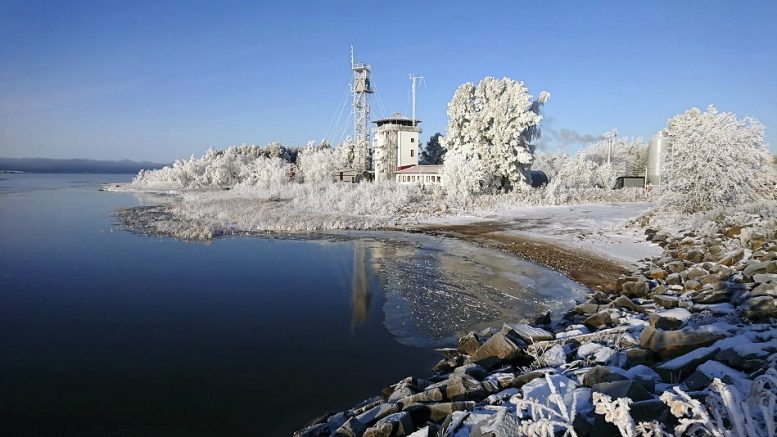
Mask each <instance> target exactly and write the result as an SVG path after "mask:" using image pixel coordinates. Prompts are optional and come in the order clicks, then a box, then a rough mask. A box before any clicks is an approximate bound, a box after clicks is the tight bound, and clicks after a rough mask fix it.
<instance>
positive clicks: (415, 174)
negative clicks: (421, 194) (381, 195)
mask: <svg viewBox="0 0 777 437" xmlns="http://www.w3.org/2000/svg"><path fill="white" fill-rule="evenodd" d="M440 171H442V165H413V166H410V167H408V168H405V169H402V170H399V171H398V172H397V173H396V174H395V175H394V177H395V180H396V181H397V182H398V183H400V184H418V185H432V184H439V183H440V181H441V180H442V177H441V176H440Z"/></svg>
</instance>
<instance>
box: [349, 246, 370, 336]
mask: <svg viewBox="0 0 777 437" xmlns="http://www.w3.org/2000/svg"><path fill="white" fill-rule="evenodd" d="M370 267H371V266H370V263H369V253H368V250H367V247H366V246H365V243H364V241H362V240H356V241H354V242H353V270H352V271H353V277H352V280H351V335H353V333H354V332H355V331H356V328H358V327H359V326H360V325H363V324H365V323H366V322H367V320H368V318H369V315H370V303H371V302H372V293H371V290H370V286H371V281H370V276H371V275H370V274H369V273H370V271H371V269H370Z"/></svg>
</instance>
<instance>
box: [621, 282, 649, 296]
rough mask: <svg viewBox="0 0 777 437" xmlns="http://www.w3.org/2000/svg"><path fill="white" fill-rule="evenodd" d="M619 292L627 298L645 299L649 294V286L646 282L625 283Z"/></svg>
mask: <svg viewBox="0 0 777 437" xmlns="http://www.w3.org/2000/svg"><path fill="white" fill-rule="evenodd" d="M621 291H622V292H623V294H624V295H625V296H628V297H646V296H647V295H648V293H650V285H649V284H648V282H647V281H633V282H626V283H624V284H623V287H622V288H621Z"/></svg>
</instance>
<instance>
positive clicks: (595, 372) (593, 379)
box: [583, 366, 629, 387]
mask: <svg viewBox="0 0 777 437" xmlns="http://www.w3.org/2000/svg"><path fill="white" fill-rule="evenodd" d="M627 379H629V378H627V377H626V376H625V375H624V374H623V371H622V370H620V369H616V368H614V367H606V366H596V367H593V368H591V370H589V371H588V372H586V374H585V375H583V385H585V386H588V387H593V386H594V385H596V384H601V383H603V382H613V381H624V380H627Z"/></svg>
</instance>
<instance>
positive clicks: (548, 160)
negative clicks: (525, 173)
mask: <svg viewBox="0 0 777 437" xmlns="http://www.w3.org/2000/svg"><path fill="white" fill-rule="evenodd" d="M567 159H569V156H568V155H567V154H566V153H564V152H563V151H559V152H557V153H542V154H538V155H535V156H534V162H532V164H531V169H532V170H534V171H541V172H543V173H545V174H546V175H547V176H548V179H549V180H551V181H552V180H553V179H554V178H555V177H556V175H557V174H558V172H559V171H560V170H561V168H562V167H563V166H564V164H565V163H566V161H567Z"/></svg>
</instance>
